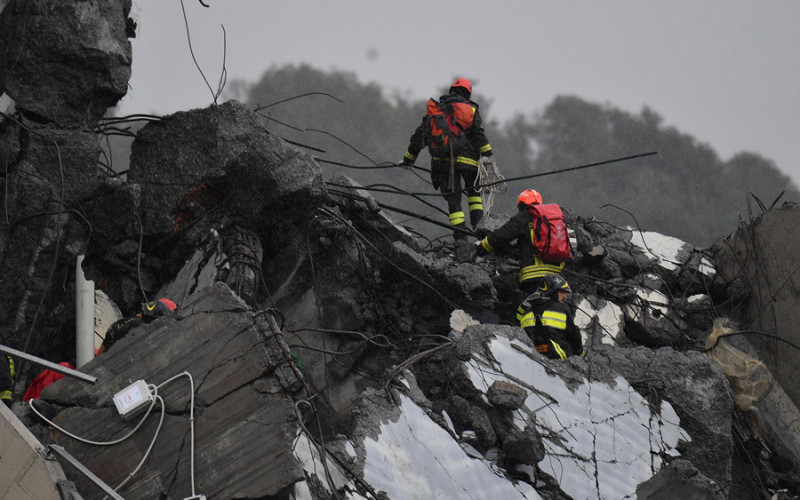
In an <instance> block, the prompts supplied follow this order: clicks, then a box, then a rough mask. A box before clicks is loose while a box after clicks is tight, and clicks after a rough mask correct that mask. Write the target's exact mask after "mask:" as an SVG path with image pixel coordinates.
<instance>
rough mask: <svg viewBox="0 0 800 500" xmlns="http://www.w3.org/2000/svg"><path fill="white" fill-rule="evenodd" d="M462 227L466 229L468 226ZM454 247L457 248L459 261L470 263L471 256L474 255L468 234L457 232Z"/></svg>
mask: <svg viewBox="0 0 800 500" xmlns="http://www.w3.org/2000/svg"><path fill="white" fill-rule="evenodd" d="M461 227H464V228H466V224H462V225H461ZM453 246H454V247H455V252H456V260H457V261H459V262H467V261H469V254H470V253H472V245H471V244H470V242H469V236H468V235H467V233H463V232H460V231H457V232H455V233H454V234H453Z"/></svg>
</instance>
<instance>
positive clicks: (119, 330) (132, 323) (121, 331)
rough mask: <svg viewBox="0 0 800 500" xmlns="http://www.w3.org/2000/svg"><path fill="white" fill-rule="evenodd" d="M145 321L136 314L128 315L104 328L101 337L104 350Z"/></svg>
mask: <svg viewBox="0 0 800 500" xmlns="http://www.w3.org/2000/svg"><path fill="white" fill-rule="evenodd" d="M143 324H145V322H144V321H143V320H142V319H141V318H139V317H138V316H129V317H127V318H122V319H120V320H117V321H115V322H114V323H112V324H111V326H109V327H108V330H106V335H105V338H103V345H104V346H105V348H106V350H108V349H110V348H111V346H112V345H114V344H115V343H116V342H117V341H118V340H119V339H121V338H122V337H124V336H125V335H127V334H128V332H130V331H131V329H133V328H135V327H137V326H141V325H143Z"/></svg>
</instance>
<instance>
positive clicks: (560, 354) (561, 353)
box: [550, 340, 567, 359]
mask: <svg viewBox="0 0 800 500" xmlns="http://www.w3.org/2000/svg"><path fill="white" fill-rule="evenodd" d="M550 343H551V344H553V347H554V348H555V350H556V353H558V357H559V358H561V359H567V353H565V352H564V349H562V348H561V346H560V345H558V342H556V341H555V340H551V341H550Z"/></svg>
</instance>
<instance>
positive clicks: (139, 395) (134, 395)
mask: <svg viewBox="0 0 800 500" xmlns="http://www.w3.org/2000/svg"><path fill="white" fill-rule="evenodd" d="M152 401H153V395H152V394H151V393H150V388H149V387H147V384H146V383H145V382H144V380H137V381H136V382H134V383H132V384H131V385H129V386H128V387H126V388H124V389H122V390H121V391H119V392H118V393H116V394H114V405H115V406H116V407H117V411H118V412H119V414H120V416H121V417H122V418H123V419H125V420H130V419H131V418H133V417H135V416H137V415H139V414H141V413H142V412H143V411H145V410H146V409H147V408H149V407H150V404H151V403H152Z"/></svg>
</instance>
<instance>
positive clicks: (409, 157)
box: [403, 151, 417, 161]
mask: <svg viewBox="0 0 800 500" xmlns="http://www.w3.org/2000/svg"><path fill="white" fill-rule="evenodd" d="M403 158H405V159H406V160H411V161H414V160H416V159H417V155H412V154H411V153H409V152H408V151H406V154H404V155H403Z"/></svg>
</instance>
